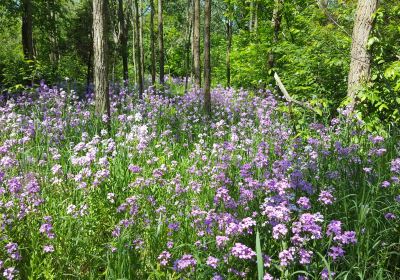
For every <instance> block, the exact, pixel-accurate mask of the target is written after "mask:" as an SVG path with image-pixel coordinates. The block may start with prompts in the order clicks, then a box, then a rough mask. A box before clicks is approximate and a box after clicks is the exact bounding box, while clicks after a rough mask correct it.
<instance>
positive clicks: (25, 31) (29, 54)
mask: <svg viewBox="0 0 400 280" xmlns="http://www.w3.org/2000/svg"><path fill="white" fill-rule="evenodd" d="M21 4H22V30H21V31H22V48H23V51H24V56H25V59H29V60H33V57H34V55H33V35H32V34H33V17H32V1H31V0H22V1H21Z"/></svg>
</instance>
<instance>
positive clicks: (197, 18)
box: [193, 0, 201, 88]
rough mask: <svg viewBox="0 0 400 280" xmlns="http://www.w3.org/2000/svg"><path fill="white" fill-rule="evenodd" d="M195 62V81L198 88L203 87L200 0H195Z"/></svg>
mask: <svg viewBox="0 0 400 280" xmlns="http://www.w3.org/2000/svg"><path fill="white" fill-rule="evenodd" d="M193 59H194V61H193V63H194V82H195V86H196V87H197V88H201V61H200V0H194V23H193Z"/></svg>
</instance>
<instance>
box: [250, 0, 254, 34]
mask: <svg viewBox="0 0 400 280" xmlns="http://www.w3.org/2000/svg"><path fill="white" fill-rule="evenodd" d="M253 9H254V3H253V1H252V0H250V7H249V13H250V16H249V31H250V32H252V31H253Z"/></svg>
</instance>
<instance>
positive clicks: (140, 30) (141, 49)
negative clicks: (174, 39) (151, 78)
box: [139, 1, 144, 90]
mask: <svg viewBox="0 0 400 280" xmlns="http://www.w3.org/2000/svg"><path fill="white" fill-rule="evenodd" d="M142 2H143V1H139V35H140V41H139V42H140V62H141V63H140V71H141V72H142V74H141V75H142V84H143V87H144V49H143V8H142ZM143 90H144V88H143Z"/></svg>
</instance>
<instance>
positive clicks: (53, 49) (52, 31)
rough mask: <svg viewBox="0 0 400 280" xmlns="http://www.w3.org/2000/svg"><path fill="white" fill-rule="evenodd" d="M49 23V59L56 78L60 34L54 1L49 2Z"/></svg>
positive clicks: (49, 0)
mask: <svg viewBox="0 0 400 280" xmlns="http://www.w3.org/2000/svg"><path fill="white" fill-rule="evenodd" d="M47 10H48V13H47V21H48V36H49V37H48V38H49V45H50V52H49V58H50V63H51V71H52V73H51V74H52V76H53V78H55V75H56V73H57V70H58V62H59V51H58V40H57V38H58V32H57V21H56V9H55V3H54V1H53V0H48V1H47Z"/></svg>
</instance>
